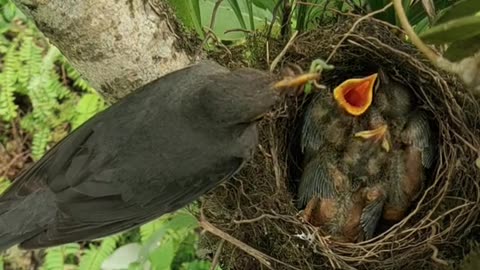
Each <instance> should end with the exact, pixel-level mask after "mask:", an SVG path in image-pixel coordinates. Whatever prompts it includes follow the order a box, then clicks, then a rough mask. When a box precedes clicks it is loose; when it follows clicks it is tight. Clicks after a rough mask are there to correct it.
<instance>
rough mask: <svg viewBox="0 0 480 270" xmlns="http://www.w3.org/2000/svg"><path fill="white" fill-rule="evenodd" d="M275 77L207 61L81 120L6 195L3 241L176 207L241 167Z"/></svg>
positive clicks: (105, 225) (65, 236) (39, 238)
mask: <svg viewBox="0 0 480 270" xmlns="http://www.w3.org/2000/svg"><path fill="white" fill-rule="evenodd" d="M316 77H317V75H315V74H310V75H308V74H307V75H305V74H304V75H300V76H299V77H292V78H286V79H284V80H282V81H278V78H277V77H275V76H273V75H271V74H269V73H265V72H261V71H258V70H254V69H238V70H236V71H229V70H228V69H226V68H224V67H222V66H220V65H218V64H216V63H214V62H203V63H200V64H196V65H192V66H190V67H187V68H185V69H182V70H179V71H176V72H173V73H170V74H168V75H166V76H163V77H161V78H159V79H157V80H155V81H153V82H151V83H149V84H147V85H145V86H144V87H142V88H140V89H139V90H137V91H135V92H134V93H132V94H130V95H129V96H127V97H126V98H124V99H123V100H121V101H119V102H118V103H116V104H114V105H112V106H111V107H110V108H108V109H107V110H105V111H104V112H102V113H100V114H99V115H97V116H96V117H94V118H92V119H91V120H89V121H87V122H86V123H85V124H84V125H82V126H81V127H79V128H78V129H76V130H75V131H74V132H72V133H71V134H70V135H69V136H67V137H66V138H65V139H63V140H62V141H61V142H60V143H58V144H57V145H56V146H54V147H53V148H52V149H51V150H50V151H48V153H47V154H46V155H45V156H44V157H43V158H42V159H41V160H40V161H38V162H37V163H36V164H34V165H33V166H32V167H31V168H30V169H28V170H26V171H25V172H24V173H22V174H21V175H20V176H19V177H18V178H17V179H16V181H15V182H14V183H13V184H12V185H11V187H10V188H9V189H8V190H7V191H6V192H5V193H4V194H3V196H2V197H1V198H0V249H1V250H3V249H6V248H9V247H11V246H13V245H15V244H20V247H21V248H25V249H33V248H41V247H49V246H55V245H59V244H64V243H69V242H74V241H80V240H91V239H95V238H99V237H104V236H107V235H110V234H113V233H117V232H120V231H123V230H126V229H129V228H132V227H135V226H138V225H140V224H143V223H145V222H148V221H150V220H152V219H154V218H157V217H159V216H161V215H163V214H165V213H168V212H172V211H175V210H177V209H179V208H181V207H183V206H185V205H186V204H188V203H190V202H192V201H194V200H196V199H197V198H198V197H200V196H201V195H203V194H204V193H206V192H207V191H209V190H211V189H212V188H214V187H215V186H217V185H218V184H220V183H221V182H222V181H223V180H225V179H227V178H229V177H230V176H232V175H233V174H235V173H236V172H237V171H238V170H239V169H240V168H241V167H242V165H243V164H245V162H246V161H247V160H249V159H250V158H251V157H252V154H253V152H254V150H255V148H256V146H257V137H258V136H257V129H256V125H255V122H256V121H257V120H258V119H260V117H261V116H262V115H263V114H265V113H267V112H268V110H269V109H270V107H271V106H272V105H273V104H274V103H275V102H276V101H277V100H278V99H279V96H280V94H281V93H282V91H277V90H279V89H284V88H288V87H290V86H298V85H300V84H302V83H304V82H306V81H307V80H309V79H315V78H316Z"/></svg>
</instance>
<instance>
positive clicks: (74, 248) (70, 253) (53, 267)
mask: <svg viewBox="0 0 480 270" xmlns="http://www.w3.org/2000/svg"><path fill="white" fill-rule="evenodd" d="M79 252H80V245H79V244H76V243H72V244H66V245H63V246H59V247H54V248H49V249H47V250H46V255H45V258H44V262H43V265H42V270H57V269H65V266H67V265H72V262H74V260H73V258H75V257H76V256H77V255H78V254H79Z"/></svg>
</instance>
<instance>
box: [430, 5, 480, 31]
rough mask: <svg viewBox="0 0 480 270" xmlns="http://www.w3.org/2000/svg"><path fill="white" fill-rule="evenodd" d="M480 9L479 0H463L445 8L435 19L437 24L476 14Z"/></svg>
mask: <svg viewBox="0 0 480 270" xmlns="http://www.w3.org/2000/svg"><path fill="white" fill-rule="evenodd" d="M479 11H480V1H479V0H462V1H458V2H456V3H455V4H453V5H451V6H450V7H449V8H447V9H445V10H444V11H443V12H442V14H441V15H440V16H439V17H438V18H437V20H436V21H435V25H439V24H443V23H446V22H449V21H452V20H455V19H459V18H462V17H467V16H471V15H474V14H475V13H477V12H479Z"/></svg>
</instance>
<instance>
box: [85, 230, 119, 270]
mask: <svg viewBox="0 0 480 270" xmlns="http://www.w3.org/2000/svg"><path fill="white" fill-rule="evenodd" d="M117 240H118V236H111V237H107V238H105V239H103V240H102V242H101V244H100V246H98V247H97V246H94V245H90V247H89V249H87V250H85V253H84V254H83V256H82V257H81V258H80V265H79V268H78V270H100V268H101V266H102V263H103V261H104V260H105V259H107V258H108V256H110V255H111V254H112V253H113V252H114V251H115V248H116V247H117Z"/></svg>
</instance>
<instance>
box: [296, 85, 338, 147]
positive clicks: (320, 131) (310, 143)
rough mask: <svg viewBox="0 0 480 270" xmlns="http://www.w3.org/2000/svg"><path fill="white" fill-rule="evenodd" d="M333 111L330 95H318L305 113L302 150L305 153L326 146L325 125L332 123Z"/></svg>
mask: <svg viewBox="0 0 480 270" xmlns="http://www.w3.org/2000/svg"><path fill="white" fill-rule="evenodd" d="M332 111H333V106H332V99H331V96H330V95H327V94H325V93H318V94H317V96H315V97H314V99H313V100H312V101H311V102H310V104H309V105H308V108H307V110H306V112H305V116H304V118H303V119H304V122H303V126H302V134H301V148H302V151H303V152H304V153H309V152H315V151H318V150H319V149H320V148H322V146H324V145H325V140H326V137H325V124H326V123H327V122H328V121H330V118H331V113H332Z"/></svg>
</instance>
